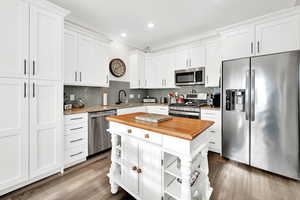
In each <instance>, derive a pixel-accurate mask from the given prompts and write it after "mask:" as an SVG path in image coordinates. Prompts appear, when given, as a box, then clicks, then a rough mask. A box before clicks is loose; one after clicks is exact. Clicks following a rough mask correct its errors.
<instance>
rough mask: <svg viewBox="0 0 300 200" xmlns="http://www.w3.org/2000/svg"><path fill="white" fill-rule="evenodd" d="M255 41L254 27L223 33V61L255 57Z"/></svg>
mask: <svg viewBox="0 0 300 200" xmlns="http://www.w3.org/2000/svg"><path fill="white" fill-rule="evenodd" d="M254 41H255V39H254V27H253V26H248V27H243V28H240V29H235V30H231V31H227V32H226V33H222V51H221V53H222V59H223V60H230V59H236V58H243V57H250V56H252V55H254Z"/></svg>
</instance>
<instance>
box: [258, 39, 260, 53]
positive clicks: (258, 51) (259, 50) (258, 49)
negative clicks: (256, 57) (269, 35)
mask: <svg viewBox="0 0 300 200" xmlns="http://www.w3.org/2000/svg"><path fill="white" fill-rule="evenodd" d="M257 53H260V42H259V41H257Z"/></svg>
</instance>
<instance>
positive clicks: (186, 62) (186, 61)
mask: <svg viewBox="0 0 300 200" xmlns="http://www.w3.org/2000/svg"><path fill="white" fill-rule="evenodd" d="M185 66H186V67H187V66H188V59H186V60H185Z"/></svg>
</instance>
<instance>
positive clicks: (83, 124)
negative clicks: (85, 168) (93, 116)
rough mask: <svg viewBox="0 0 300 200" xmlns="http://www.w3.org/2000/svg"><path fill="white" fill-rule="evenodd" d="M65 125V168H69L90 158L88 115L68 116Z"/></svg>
mask: <svg viewBox="0 0 300 200" xmlns="http://www.w3.org/2000/svg"><path fill="white" fill-rule="evenodd" d="M64 124H65V131H64V141H65V142H64V167H65V168H68V167H71V166H74V165H76V164H78V163H80V162H83V161H85V160H86V158H87V156H88V114H87V113H80V114H73V115H66V116H65V119H64Z"/></svg>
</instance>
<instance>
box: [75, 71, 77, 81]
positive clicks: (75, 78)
mask: <svg viewBox="0 0 300 200" xmlns="http://www.w3.org/2000/svg"><path fill="white" fill-rule="evenodd" d="M75 81H77V72H75Z"/></svg>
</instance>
